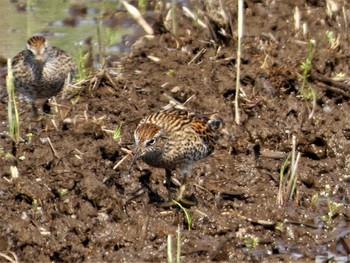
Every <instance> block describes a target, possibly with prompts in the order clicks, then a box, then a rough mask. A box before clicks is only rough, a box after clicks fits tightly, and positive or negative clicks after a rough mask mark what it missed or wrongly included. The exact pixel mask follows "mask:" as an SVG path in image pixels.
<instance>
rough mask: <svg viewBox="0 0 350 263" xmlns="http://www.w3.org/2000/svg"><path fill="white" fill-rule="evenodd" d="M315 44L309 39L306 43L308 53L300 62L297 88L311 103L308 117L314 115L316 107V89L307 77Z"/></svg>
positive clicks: (310, 68)
mask: <svg viewBox="0 0 350 263" xmlns="http://www.w3.org/2000/svg"><path fill="white" fill-rule="evenodd" d="M315 46H316V42H315V40H313V39H312V40H310V41H309V43H308V55H307V58H306V60H305V61H304V62H303V63H302V64H301V66H300V67H301V70H302V73H301V75H300V77H301V87H300V90H299V95H300V96H301V97H302V98H304V99H306V100H308V101H310V102H311V104H312V110H311V112H310V114H309V119H311V118H312V117H313V115H314V112H315V108H316V99H317V96H316V91H315V90H314V89H313V88H312V86H311V84H310V83H309V77H310V74H311V70H312V59H313V56H314V53H315Z"/></svg>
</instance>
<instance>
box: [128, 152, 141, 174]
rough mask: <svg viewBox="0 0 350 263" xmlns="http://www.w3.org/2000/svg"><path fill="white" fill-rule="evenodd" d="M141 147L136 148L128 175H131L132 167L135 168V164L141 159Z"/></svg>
mask: <svg viewBox="0 0 350 263" xmlns="http://www.w3.org/2000/svg"><path fill="white" fill-rule="evenodd" d="M140 152H141V151H140V147H136V148H135V151H134V156H133V157H132V160H131V163H130V166H129V169H128V174H130V171H131V167H132V166H133V164H134V163H135V162H136V160H137V159H138V158H139V157H140Z"/></svg>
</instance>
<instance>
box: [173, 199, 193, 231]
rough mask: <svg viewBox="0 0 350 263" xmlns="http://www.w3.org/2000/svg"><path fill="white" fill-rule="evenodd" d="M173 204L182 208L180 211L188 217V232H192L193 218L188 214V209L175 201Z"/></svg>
mask: <svg viewBox="0 0 350 263" xmlns="http://www.w3.org/2000/svg"><path fill="white" fill-rule="evenodd" d="M173 202H174V203H175V204H176V205H177V206H178V207H180V209H181V210H182V211H183V212H184V214H185V217H186V222H187V226H188V231H191V226H192V217H191V215H190V214H189V213H188V211H187V209H186V208H185V207H183V206H182V205H181V204H180V203H179V202H178V201H176V200H173Z"/></svg>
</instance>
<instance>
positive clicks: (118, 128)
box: [113, 125, 122, 141]
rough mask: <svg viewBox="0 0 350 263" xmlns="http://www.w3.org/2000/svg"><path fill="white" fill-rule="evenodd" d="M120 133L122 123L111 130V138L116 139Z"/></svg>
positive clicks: (119, 136)
mask: <svg viewBox="0 0 350 263" xmlns="http://www.w3.org/2000/svg"><path fill="white" fill-rule="evenodd" d="M121 134H122V125H119V126H117V127H116V128H115V130H114V132H113V140H115V141H117V140H119V139H120V138H121V136H122V135H121Z"/></svg>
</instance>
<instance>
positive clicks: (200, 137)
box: [129, 108, 222, 204]
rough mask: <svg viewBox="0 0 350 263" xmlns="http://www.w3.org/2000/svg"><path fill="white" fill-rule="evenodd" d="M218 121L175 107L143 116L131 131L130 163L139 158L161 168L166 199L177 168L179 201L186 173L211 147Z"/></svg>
mask: <svg viewBox="0 0 350 263" xmlns="http://www.w3.org/2000/svg"><path fill="white" fill-rule="evenodd" d="M221 121H222V120H221V119H219V118H217V119H214V118H213V119H210V118H207V117H205V116H202V115H199V114H197V113H195V112H192V111H188V110H183V109H177V108H173V109H168V110H162V111H158V112H155V113H152V114H151V115H149V116H147V117H145V118H143V119H142V120H141V121H140V123H139V124H138V126H137V127H136V129H135V131H134V139H135V150H134V157H133V160H132V162H131V165H132V164H133V163H134V162H135V161H136V160H137V159H141V160H142V161H143V162H145V163H146V164H148V165H149V166H152V167H157V168H163V169H165V175H166V186H167V189H168V198H169V202H171V200H172V198H171V193H170V184H171V176H172V172H173V171H174V170H176V169H179V174H180V176H181V181H182V185H181V187H180V191H179V192H180V193H179V196H178V198H177V201H181V202H182V201H184V200H183V198H182V196H183V193H184V191H185V187H186V186H185V181H186V177H187V176H189V175H190V174H191V171H192V167H193V164H194V163H195V162H197V161H199V160H201V159H203V158H205V157H207V156H208V155H210V154H211V153H212V152H213V151H214V147H215V144H216V142H217V140H218V137H219V132H218V128H219V126H220V125H219V124H220V122H221ZM130 168H131V166H130ZM130 168H129V169H130ZM184 203H185V204H186V202H184Z"/></svg>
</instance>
